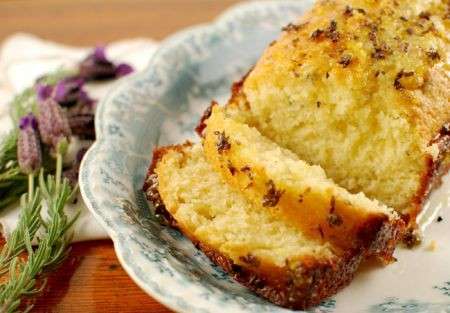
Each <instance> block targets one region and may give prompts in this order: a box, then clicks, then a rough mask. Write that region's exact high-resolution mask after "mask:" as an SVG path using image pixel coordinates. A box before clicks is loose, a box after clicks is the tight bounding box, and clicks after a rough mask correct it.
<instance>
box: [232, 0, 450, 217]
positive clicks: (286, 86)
mask: <svg viewBox="0 0 450 313" xmlns="http://www.w3.org/2000/svg"><path fill="white" fill-rule="evenodd" d="M449 10H450V9H449V1H448V0H430V1H423V0H396V1H392V0H379V1H374V0H347V1H344V0H326V1H318V2H317V3H316V5H315V6H314V8H313V9H312V10H311V11H310V12H308V13H307V14H306V15H305V16H303V17H302V18H301V19H299V20H298V21H297V22H296V23H294V24H290V25H288V26H287V27H285V28H284V31H283V34H282V35H281V37H280V38H279V39H278V40H277V41H276V42H274V43H272V45H271V46H270V47H268V48H267V50H266V51H265V53H264V54H263V56H262V57H261V59H260V60H259V61H258V63H257V64H256V66H255V67H254V68H253V70H252V71H251V72H250V73H249V74H248V75H247V76H246V77H245V78H244V79H243V80H242V81H241V82H239V83H236V84H235V85H234V87H233V96H232V98H231V100H230V101H229V103H228V109H227V111H228V114H232V115H234V116H235V118H237V119H240V120H242V121H244V122H246V123H248V124H251V125H253V126H255V127H256V128H257V129H258V130H259V131H260V132H261V133H262V134H263V135H265V136H267V137H269V138H270V139H272V140H273V141H275V142H276V143H278V144H279V145H281V146H282V147H284V148H287V149H290V150H291V151H293V152H294V153H295V154H296V155H298V156H299V158H300V159H302V160H305V161H306V162H308V163H310V164H316V165H320V166H321V167H322V168H323V169H324V170H325V172H326V174H327V176H329V177H330V178H332V179H333V180H334V181H335V182H336V183H337V184H338V185H340V186H342V187H344V188H346V189H347V190H349V191H350V192H361V191H362V192H364V193H365V194H366V195H367V196H368V197H369V198H376V199H378V200H380V201H382V202H384V203H385V204H387V205H388V206H390V207H393V208H394V209H396V210H397V211H398V212H400V213H402V214H403V215H404V216H405V220H407V221H410V222H411V223H412V224H414V220H415V217H416V215H417V213H418V212H419V211H420V208H421V206H422V204H423V201H424V199H425V198H426V197H427V195H428V193H429V191H430V190H431V189H432V188H433V186H435V185H436V184H435V183H436V182H437V181H438V178H439V175H441V174H442V173H445V172H446V171H447V170H448V167H449V166H448V164H449V162H448V158H449V156H448V155H449V147H450V126H449V122H450V102H449V99H450V72H449V70H450V65H449V62H448V60H449V52H450V49H449V47H450V46H449V43H450V31H449V27H450V20H449V17H450V15H449V14H450V11H449ZM445 159H446V160H447V161H443V160H445Z"/></svg>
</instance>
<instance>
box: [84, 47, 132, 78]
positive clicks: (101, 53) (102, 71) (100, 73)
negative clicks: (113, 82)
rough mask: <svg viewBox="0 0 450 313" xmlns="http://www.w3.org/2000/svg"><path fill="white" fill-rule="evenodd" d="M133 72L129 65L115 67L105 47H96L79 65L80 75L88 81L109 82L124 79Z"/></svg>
mask: <svg viewBox="0 0 450 313" xmlns="http://www.w3.org/2000/svg"><path fill="white" fill-rule="evenodd" d="M132 71H133V68H132V67H131V66H130V65H128V64H124V63H123V64H119V65H115V64H114V63H113V62H111V61H110V60H108V58H107V57H106V53H105V47H96V48H95V50H94V51H93V52H92V53H91V54H90V55H88V56H87V57H86V58H85V59H84V60H83V61H82V62H81V63H80V65H79V75H80V77H82V78H84V79H86V80H107V79H113V78H118V77H122V76H124V75H127V74H129V73H131V72H132Z"/></svg>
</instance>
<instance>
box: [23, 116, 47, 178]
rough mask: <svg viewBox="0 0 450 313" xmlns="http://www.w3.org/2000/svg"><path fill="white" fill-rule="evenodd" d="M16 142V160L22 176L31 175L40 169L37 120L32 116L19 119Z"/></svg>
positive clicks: (40, 159) (40, 155)
mask: <svg viewBox="0 0 450 313" xmlns="http://www.w3.org/2000/svg"><path fill="white" fill-rule="evenodd" d="M19 128H20V131H19V138H18V141H17V160H18V162H19V167H20V170H21V171H22V172H23V173H24V174H27V175H28V174H33V173H35V172H36V171H37V170H39V168H40V167H41V163H42V154H41V144H40V142H39V137H38V133H37V128H38V125H37V120H36V118H35V117H34V115H33V114H31V113H30V114H28V115H26V116H24V117H22V118H21V119H20V122H19Z"/></svg>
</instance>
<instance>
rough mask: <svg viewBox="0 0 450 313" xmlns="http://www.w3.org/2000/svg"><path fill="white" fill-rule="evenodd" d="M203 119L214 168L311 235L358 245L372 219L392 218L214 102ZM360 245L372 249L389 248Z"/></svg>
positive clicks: (253, 199) (388, 211)
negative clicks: (227, 114) (225, 111)
mask: <svg viewBox="0 0 450 313" xmlns="http://www.w3.org/2000/svg"><path fill="white" fill-rule="evenodd" d="M206 125H207V127H206V129H205V131H204V133H203V134H204V140H203V145H204V150H205V157H206V159H207V160H208V162H210V164H211V165H212V166H213V168H214V169H215V170H216V171H217V172H218V173H220V174H221V175H222V177H223V178H224V179H225V181H227V182H228V183H229V184H230V185H232V186H234V187H236V189H237V190H239V191H240V192H242V193H243V194H244V195H245V196H246V197H247V198H248V199H249V200H250V201H251V202H252V203H254V204H255V205H257V206H261V207H264V208H266V210H273V211H274V212H277V214H280V215H283V216H285V218H286V219H287V220H289V221H291V223H293V224H295V225H296V226H297V227H298V228H299V229H301V230H302V231H303V232H304V233H305V234H307V235H308V236H309V237H310V238H319V239H324V240H327V241H329V242H331V243H333V244H334V245H335V246H339V247H340V248H342V249H360V247H361V246H364V245H370V244H371V241H370V240H367V235H368V233H371V232H372V230H370V229H369V228H368V225H369V224H371V223H372V222H373V221H375V220H378V221H379V223H382V222H386V225H392V224H395V223H397V222H396V221H397V220H398V219H399V216H398V215H397V214H396V213H395V211H394V210H393V209H390V208H388V207H386V206H385V205H382V204H380V203H378V201H372V200H369V199H368V198H366V197H365V196H364V194H362V193H359V194H350V193H349V192H348V191H347V190H345V189H344V188H341V187H339V186H337V185H336V184H335V183H334V182H333V181H331V180H330V179H328V178H327V177H326V175H325V172H324V171H323V169H321V168H320V167H319V166H310V165H308V164H307V163H306V162H304V161H302V160H299V159H298V157H297V156H296V155H295V154H293V153H292V152H290V151H289V150H286V149H283V148H281V147H280V146H278V145H277V144H275V143H274V142H272V141H271V140H269V139H267V138H265V137H264V136H262V135H261V134H260V133H259V132H258V130H256V129H255V128H253V127H249V126H247V125H245V124H243V123H240V122H237V121H235V120H233V119H232V118H230V117H229V116H228V117H227V116H226V114H225V113H224V112H223V109H222V108H220V107H219V106H213V107H212V114H211V116H210V117H209V118H208V119H207V120H206ZM372 225H374V224H373V223H372ZM376 227H379V225H377V226H376ZM364 248H365V249H367V252H370V253H374V254H377V253H386V252H387V253H388V254H391V252H392V251H386V249H385V247H383V249H382V250H381V251H377V247H370V246H366V247H364ZM372 248H373V249H374V250H373V251H372ZM393 248H394V246H392V245H391V249H393Z"/></svg>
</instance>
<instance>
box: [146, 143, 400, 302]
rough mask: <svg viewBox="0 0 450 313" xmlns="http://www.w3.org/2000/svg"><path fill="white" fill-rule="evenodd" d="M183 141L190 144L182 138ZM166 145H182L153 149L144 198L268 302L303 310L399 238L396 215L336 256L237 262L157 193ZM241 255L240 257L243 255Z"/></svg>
mask: <svg viewBox="0 0 450 313" xmlns="http://www.w3.org/2000/svg"><path fill="white" fill-rule="evenodd" d="M185 145H191V144H190V143H186V144H185ZM170 149H176V150H178V151H182V146H173V147H162V148H158V149H156V150H155V151H154V156H153V162H152V165H151V166H150V169H149V171H148V176H147V179H146V183H145V185H144V191H145V193H146V195H147V198H148V200H150V201H152V202H153V203H154V205H155V208H156V213H158V214H160V215H162V216H164V217H165V218H166V220H167V221H168V223H169V224H170V225H171V226H172V227H174V228H178V229H180V230H181V231H182V232H183V233H184V234H185V235H186V236H187V237H188V238H190V239H191V241H192V242H193V243H194V245H195V246H196V247H197V248H198V249H200V250H202V251H203V252H204V253H205V255H206V256H208V257H209V258H210V259H211V261H212V262H214V263H215V264H217V265H218V266H220V267H222V268H223V269H224V270H225V271H226V272H227V273H229V274H230V275H231V276H232V277H233V278H234V279H235V280H236V281H237V282H239V283H241V284H242V285H244V286H246V287H248V288H249V289H250V290H252V291H253V292H255V293H256V294H258V295H260V296H262V297H264V298H266V299H267V300H269V301H270V302H272V303H274V304H277V305H279V306H282V307H286V308H290V309H307V308H309V307H312V306H315V305H318V304H319V303H320V302H321V301H323V300H324V299H326V298H328V297H330V296H332V295H334V294H336V293H337V292H338V291H339V290H340V289H341V288H343V287H345V286H346V285H348V284H349V283H350V282H351V280H352V279H353V276H354V274H355V272H356V270H357V268H358V266H359V264H360V262H361V261H362V260H363V259H365V258H366V257H368V256H370V255H377V256H378V257H380V256H381V257H382V258H384V260H385V261H386V262H389V261H391V260H392V253H393V250H394V248H395V245H396V242H397V240H398V238H399V237H400V233H401V231H402V226H403V222H402V221H401V220H397V221H396V222H394V223H392V222H390V221H387V222H386V221H380V223H378V225H375V224H371V225H368V227H367V229H366V234H362V236H366V238H367V240H370V243H367V242H366V243H365V245H364V246H365V247H366V248H362V247H361V248H359V249H354V250H352V251H347V252H345V253H344V254H343V255H341V256H340V257H339V258H338V257H336V258H335V259H332V260H331V259H330V260H318V259H315V258H304V259H302V260H300V261H296V262H295V264H289V262H286V265H285V266H284V267H275V266H273V265H269V266H267V265H263V264H260V262H242V263H245V265H243V264H236V263H235V262H233V260H231V259H230V258H228V257H226V256H225V255H223V254H221V253H220V252H218V251H217V250H215V249H213V248H211V247H209V246H208V245H206V244H204V243H202V242H200V241H198V240H197V239H196V238H195V237H194V236H193V235H192V234H190V233H189V232H188V231H186V230H184V229H182V228H181V227H179V225H178V224H177V221H176V220H175V219H174V218H173V216H172V215H171V214H170V213H169V212H168V210H167V209H166V207H165V206H164V203H163V201H162V199H161V196H160V195H159V192H158V177H157V175H156V174H155V173H154V169H155V167H156V164H157V163H158V161H159V160H160V159H161V158H162V156H163V155H164V153H166V152H167V151H168V150H170ZM243 260H244V259H243Z"/></svg>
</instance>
